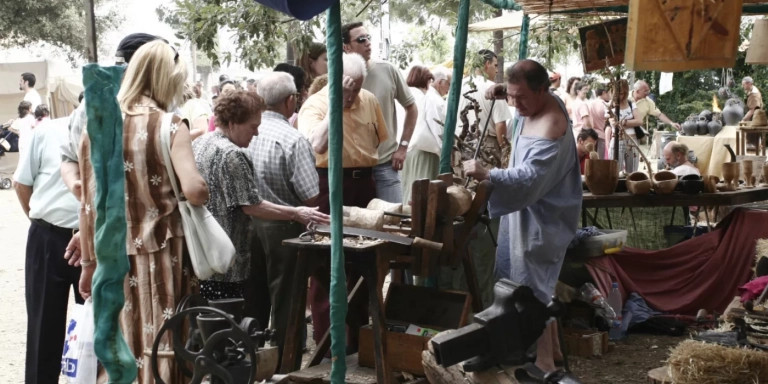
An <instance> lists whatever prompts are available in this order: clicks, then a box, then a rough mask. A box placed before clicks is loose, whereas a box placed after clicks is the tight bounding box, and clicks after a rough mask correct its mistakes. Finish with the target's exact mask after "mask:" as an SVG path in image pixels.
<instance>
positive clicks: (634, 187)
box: [627, 172, 652, 195]
mask: <svg viewBox="0 0 768 384" xmlns="http://www.w3.org/2000/svg"><path fill="white" fill-rule="evenodd" d="M651 186H652V184H651V179H649V178H648V175H646V174H645V173H644V172H632V173H630V174H629V176H627V190H629V193H631V194H633V195H647V194H648V193H649V192H651Z"/></svg>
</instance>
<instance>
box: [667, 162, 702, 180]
mask: <svg viewBox="0 0 768 384" xmlns="http://www.w3.org/2000/svg"><path fill="white" fill-rule="evenodd" d="M672 172H673V173H674V174H675V175H677V177H683V176H688V175H698V176H701V172H699V169H698V168H696V167H694V166H691V165H688V164H683V165H678V166H677V167H675V168H674V169H672Z"/></svg>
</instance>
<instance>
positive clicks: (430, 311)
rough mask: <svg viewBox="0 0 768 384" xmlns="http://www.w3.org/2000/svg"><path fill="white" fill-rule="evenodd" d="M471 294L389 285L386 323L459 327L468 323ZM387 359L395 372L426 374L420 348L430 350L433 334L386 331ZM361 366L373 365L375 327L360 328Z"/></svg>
mask: <svg viewBox="0 0 768 384" xmlns="http://www.w3.org/2000/svg"><path fill="white" fill-rule="evenodd" d="M471 300H472V299H471V296H470V295H469V294H467V293H466V292H458V291H441V290H437V289H434V288H426V287H417V286H413V285H399V284H392V285H390V286H389V291H388V293H387V299H386V302H385V303H384V307H385V309H384V313H385V314H386V321H387V323H395V324H402V325H406V326H407V325H408V324H416V325H418V326H421V327H425V328H431V329H435V330H439V331H442V330H446V329H454V328H460V327H463V326H464V325H466V324H467V321H468V318H469V314H470V308H471ZM385 337H386V341H385V342H386V346H387V353H386V356H385V358H386V360H387V363H388V364H389V368H390V369H392V370H393V371H402V372H408V373H412V374H416V375H422V376H423V375H424V367H423V366H422V365H421V351H423V350H425V349H427V343H428V342H429V339H430V337H424V336H416V335H408V334H405V333H401V332H389V331H388V332H386V336H385ZM358 357H359V362H360V365H361V366H363V367H373V366H374V358H373V330H372V329H371V326H365V327H362V328H360V348H359V350H358Z"/></svg>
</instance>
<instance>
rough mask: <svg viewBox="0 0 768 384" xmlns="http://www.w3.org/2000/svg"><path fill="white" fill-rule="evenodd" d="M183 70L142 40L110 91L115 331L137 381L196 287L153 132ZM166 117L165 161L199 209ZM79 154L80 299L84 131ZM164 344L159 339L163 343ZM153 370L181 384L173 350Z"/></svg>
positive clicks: (200, 194)
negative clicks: (120, 226)
mask: <svg viewBox="0 0 768 384" xmlns="http://www.w3.org/2000/svg"><path fill="white" fill-rule="evenodd" d="M186 68H187V67H186V64H185V63H184V62H182V61H181V59H180V58H179V55H178V54H177V53H176V52H175V51H174V50H173V48H171V47H170V46H169V45H168V44H167V43H165V42H164V41H161V40H156V41H153V42H150V43H147V44H145V45H144V46H142V47H141V48H139V49H138V50H137V51H136V53H135V54H134V56H133V58H132V60H131V62H130V64H129V65H128V68H127V69H126V73H125V77H124V79H123V83H122V86H121V88H120V92H119V93H118V95H117V97H118V101H119V102H120V109H121V110H122V111H123V113H124V114H125V115H124V116H125V117H124V122H123V159H124V164H125V193H126V198H125V213H126V219H127V221H128V223H127V238H126V249H127V253H128V259H129V263H130V270H129V272H128V276H127V277H126V279H125V285H124V291H125V306H124V307H123V310H122V311H121V312H120V328H121V329H122V333H123V336H124V338H125V341H126V342H127V343H128V346H129V347H130V349H131V351H132V352H133V355H134V358H135V359H136V363H137V365H138V367H139V372H138V378H137V380H138V382H139V383H154V382H155V380H154V378H153V376H152V367H151V364H150V362H149V358H148V357H147V356H148V355H147V354H146V351H148V350H151V349H152V344H153V342H154V340H155V336H156V332H157V331H159V330H160V327H162V325H163V323H164V322H165V320H167V318H168V316H170V315H172V314H173V313H174V311H175V309H176V305H177V304H178V303H179V301H180V300H181V298H182V297H184V296H186V295H188V294H189V293H191V292H192V287H193V286H194V285H195V284H194V282H193V281H192V277H193V274H192V273H191V271H192V269H191V268H189V262H188V258H189V256H188V254H187V252H186V246H185V242H184V232H183V229H182V224H181V215H180V213H179V210H178V201H177V200H176V196H175V195H174V192H173V189H172V187H171V182H170V178H169V175H168V173H167V171H166V165H165V162H164V161H163V148H162V144H161V137H160V134H161V125H162V120H163V116H164V115H165V114H166V113H167V111H168V110H170V109H171V108H172V106H173V105H176V104H177V103H179V102H180V101H181V98H182V92H183V90H184V81H185V80H186V78H187V69H186ZM173 122H174V123H175V124H176V127H177V129H176V130H175V132H173V133H172V134H171V135H172V136H171V156H170V157H171V163H172V166H173V169H174V172H175V173H176V175H178V178H179V182H180V186H181V190H182V192H183V193H184V195H185V196H186V197H187V199H188V200H189V202H190V203H191V204H193V205H198V206H199V205H202V204H203V203H204V202H205V201H206V200H208V188H207V186H206V184H205V181H204V180H203V178H202V176H200V173H199V172H198V171H197V169H196V168H195V163H194V157H193V156H192V146H191V142H190V137H189V129H188V127H187V125H186V123H185V122H184V121H182V120H181V118H179V117H178V116H174V117H173ZM80 159H81V161H80V168H81V169H80V174H81V175H82V176H83V177H82V182H83V185H84V186H86V187H85V188H83V192H82V199H81V204H82V207H83V208H82V209H81V219H80V230H81V232H80V233H81V242H82V255H81V257H82V259H81V265H82V268H83V269H82V274H81V276H80V292H81V293H82V295H83V297H89V296H90V295H91V278H92V277H93V273H94V270H95V267H96V260H95V258H94V255H95V253H94V252H93V250H94V244H93V242H94V221H95V209H93V206H94V205H93V201H94V197H95V188H96V186H95V178H94V174H93V168H92V166H91V162H90V138H89V137H88V134H87V131H83V138H82V144H81V146H80ZM166 337H167V335H166ZM169 342H170V340H165V341H164V343H163V345H168V343H169ZM102 363H105V364H108V363H111V364H118V362H104V361H102ZM158 371H159V372H161V376H162V379H163V381H165V382H166V383H182V382H184V381H183V379H184V376H183V375H182V374H181V372H180V371H179V369H178V367H177V366H176V363H175V361H174V359H173V356H172V355H171V356H164V355H162V354H161V355H160V356H159V366H158ZM100 376H102V377H100V381H101V380H103V379H105V378H104V377H103V376H104V375H103V374H102V375H100Z"/></svg>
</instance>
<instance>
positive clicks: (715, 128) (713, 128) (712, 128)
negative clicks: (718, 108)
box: [707, 120, 723, 136]
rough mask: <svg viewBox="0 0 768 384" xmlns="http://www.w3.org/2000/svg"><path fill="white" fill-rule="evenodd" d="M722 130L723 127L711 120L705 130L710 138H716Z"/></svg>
mask: <svg viewBox="0 0 768 384" xmlns="http://www.w3.org/2000/svg"><path fill="white" fill-rule="evenodd" d="M722 129H723V125H722V124H720V122H719V121H717V120H712V121H710V122H709V123H707V130H708V131H709V135H710V136H717V134H718V133H719V132H720V131H721V130H722Z"/></svg>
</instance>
